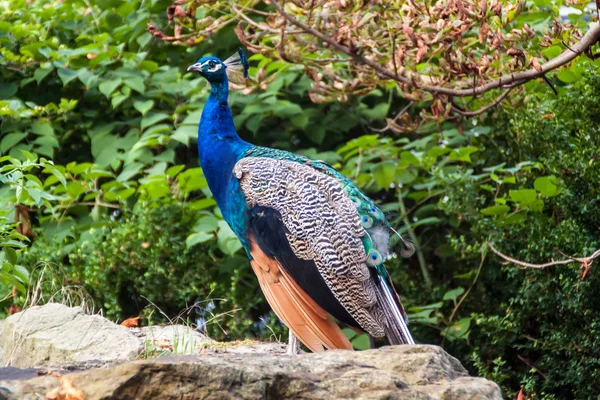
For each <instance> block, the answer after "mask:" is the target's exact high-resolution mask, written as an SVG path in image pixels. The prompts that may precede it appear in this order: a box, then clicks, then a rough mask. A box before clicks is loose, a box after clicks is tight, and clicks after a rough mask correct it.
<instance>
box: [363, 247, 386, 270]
mask: <svg viewBox="0 0 600 400" xmlns="http://www.w3.org/2000/svg"><path fill="white" fill-rule="evenodd" d="M382 262H383V258H382V257H381V253H379V252H378V251H377V250H374V249H373V250H371V251H369V253H368V254H367V264H368V265H370V266H372V267H376V266H377V265H379V264H381V263H382Z"/></svg>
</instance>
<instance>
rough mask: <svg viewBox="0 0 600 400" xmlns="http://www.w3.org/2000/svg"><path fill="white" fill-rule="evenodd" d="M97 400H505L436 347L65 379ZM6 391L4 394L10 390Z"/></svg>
mask: <svg viewBox="0 0 600 400" xmlns="http://www.w3.org/2000/svg"><path fill="white" fill-rule="evenodd" d="M63 376H65V377H67V378H68V379H70V380H71V381H72V382H73V383H74V385H75V387H76V388H77V389H78V390H81V391H82V392H83V398H84V399H85V400H94V399H122V400H129V399H131V400H133V399H157V400H162V399H268V398H271V399H284V398H285V399H407V400H408V399H414V400H417V399H418V400H433V399H444V400H459V399H460V400H496V399H498V400H500V399H502V396H501V394H500V389H499V388H498V386H497V385H496V384H494V383H492V382H490V381H488V380H486V379H482V378H473V377H470V376H468V375H467V373H466V371H465V370H464V368H463V367H462V366H461V365H460V363H459V362H458V361H457V360H456V359H454V358H452V357H450V356H449V355H448V354H447V353H445V352H444V351H443V350H442V349H441V348H439V347H436V346H426V345H416V346H390V347H383V348H380V349H377V350H368V351H362V352H350V351H342V350H336V351H328V352H325V353H320V354H303V355H299V356H287V355H260V354H258V353H255V354H235V353H225V354H218V355H197V356H180V357H169V358H159V359H155V360H145V361H135V362H128V363H123V364H120V365H116V366H112V367H110V368H107V369H92V370H88V371H83V372H77V373H72V374H68V375H63ZM59 386H60V382H59V379H57V378H55V377H52V376H43V377H39V378H34V379H29V380H19V379H8V380H4V381H2V380H1V379H0V399H10V400H13V399H25V400H27V399H37V398H39V397H37V396H41V397H42V398H43V396H44V395H45V394H46V393H48V391H51V390H53V389H56V388H58V387H59ZM2 387H4V389H2Z"/></svg>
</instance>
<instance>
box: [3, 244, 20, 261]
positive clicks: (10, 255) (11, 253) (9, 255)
mask: <svg viewBox="0 0 600 400" xmlns="http://www.w3.org/2000/svg"><path fill="white" fill-rule="evenodd" d="M4 243H5V242H3V244H4ZM3 251H4V256H5V258H6V261H8V262H9V263H11V264H12V265H15V264H16V263H17V261H18V257H17V252H16V251H15V249H13V248H12V247H9V246H6V247H4V249H3Z"/></svg>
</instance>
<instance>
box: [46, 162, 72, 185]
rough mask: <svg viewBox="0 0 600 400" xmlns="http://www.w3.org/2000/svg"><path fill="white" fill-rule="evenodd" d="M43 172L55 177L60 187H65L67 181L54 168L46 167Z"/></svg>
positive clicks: (62, 174)
mask: <svg viewBox="0 0 600 400" xmlns="http://www.w3.org/2000/svg"><path fill="white" fill-rule="evenodd" d="M44 172H50V173H51V174H52V175H54V176H55V177H56V179H58V181H59V182H60V183H62V185H63V186H64V187H65V188H66V187H67V180H66V178H65V174H64V173H62V172H60V171H59V170H58V169H57V168H56V167H54V166H51V165H46V169H45V170H44Z"/></svg>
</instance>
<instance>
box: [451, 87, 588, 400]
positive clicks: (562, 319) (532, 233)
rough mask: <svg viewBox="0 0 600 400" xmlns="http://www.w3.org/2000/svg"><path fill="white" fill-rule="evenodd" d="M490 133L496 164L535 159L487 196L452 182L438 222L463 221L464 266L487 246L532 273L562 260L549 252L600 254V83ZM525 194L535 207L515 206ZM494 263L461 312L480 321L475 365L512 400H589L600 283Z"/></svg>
mask: <svg viewBox="0 0 600 400" xmlns="http://www.w3.org/2000/svg"><path fill="white" fill-rule="evenodd" d="M509 111H510V112H509ZM496 131H497V132H498V133H499V134H497V135H494V136H492V137H490V138H489V139H488V143H490V142H489V141H495V142H496V143H497V144H500V145H501V146H503V148H505V149H506V151H505V158H504V160H505V161H507V163H508V164H509V165H511V164H512V165H517V163H518V162H519V161H520V160H524V159H525V160H531V161H533V162H534V163H533V164H531V165H530V166H532V167H533V168H528V167H526V166H525V165H523V164H521V165H520V166H519V165H517V167H515V168H514V169H513V171H512V174H508V175H510V176H514V177H516V181H515V184H504V185H497V188H496V187H494V194H493V195H491V194H490V193H489V192H487V191H486V190H485V184H484V183H482V181H481V180H476V179H467V180H463V181H461V182H457V186H456V187H455V189H454V190H452V191H451V192H449V193H448V195H449V200H448V202H446V203H444V204H445V205H444V209H445V211H446V212H447V213H448V214H455V215H460V216H462V217H463V218H462V220H463V221H464V222H463V225H462V226H461V229H460V230H456V231H455V232H453V233H452V234H451V235H450V236H451V240H452V243H453V247H454V250H455V252H456V254H457V255H459V257H460V258H461V259H462V261H460V263H461V264H463V265H469V264H470V265H472V266H474V265H476V264H477V263H479V262H480V260H481V251H485V248H486V244H485V241H486V239H489V240H490V241H491V242H493V244H494V245H495V246H496V247H497V248H498V249H499V250H500V251H502V252H503V253H504V254H507V255H510V256H513V257H515V258H518V259H520V260H524V261H528V262H531V263H544V262H547V261H550V260H553V259H555V260H556V259H564V258H566V257H565V256H563V255H561V254H559V253H557V251H556V249H559V250H560V251H562V252H563V253H566V254H569V255H573V256H576V257H583V256H588V255H591V254H592V253H593V252H594V251H595V250H596V249H598V248H599V247H600V240H599V236H598V230H599V227H600V202H599V200H600V189H599V187H598V184H597V183H598V181H599V180H600V163H599V162H598V157H599V156H598V149H599V148H600V77H598V76H594V75H588V77H587V78H586V79H585V80H583V81H581V82H579V83H577V84H576V85H574V86H573V87H572V88H570V89H569V90H563V91H562V93H561V96H560V97H559V98H558V99H553V98H548V97H546V98H541V99H535V100H533V99H532V100H531V101H530V102H529V103H527V104H526V105H525V107H523V108H521V109H520V110H507V111H505V112H504V113H502V115H501V116H500V118H499V120H497V122H496ZM501 170H502V168H497V169H496V173H497V174H498V175H502V173H501V172H499V171H501ZM488 174H489V171H488ZM548 177H553V178H552V179H549V178H548ZM492 184H494V182H492ZM494 186H496V185H494ZM522 190H533V192H522ZM527 193H536V197H535V200H533V201H534V202H535V201H541V202H542V203H541V204H540V205H539V207H537V206H533V204H534V203H533V202H531V203H529V205H528V204H524V203H523V201H522V202H521V203H519V202H517V201H513V200H515V199H519V200H522V198H519V196H521V195H523V196H524V195H525V194H527ZM490 197H492V198H493V199H494V202H495V205H494V203H490ZM478 204H479V205H480V207H481V208H483V210H484V211H485V210H488V211H489V210H491V209H490V208H484V207H485V206H495V207H498V206H499V205H505V204H506V205H507V206H506V208H507V209H509V210H507V212H506V213H503V212H501V211H502V210H501V209H499V208H496V210H499V211H498V212H497V213H496V212H491V211H489V212H488V213H482V212H477V210H476V209H475V207H476V205H478ZM474 206H475V207H474ZM486 214H487V215H486ZM519 215H520V217H519V218H515V216H519ZM465 223H466V224H465ZM500 262H502V260H501V259H499V258H498V257H497V256H496V255H494V254H493V253H491V252H488V254H487V256H486V257H485V261H484V263H483V265H482V270H481V271H482V272H481V276H480V278H479V281H478V283H477V287H476V289H475V290H474V291H473V292H472V294H471V295H470V296H469V298H468V299H467V301H466V302H465V308H464V309H463V312H467V311H469V310H470V311H471V312H473V313H474V317H475V322H476V325H475V327H474V329H472V331H471V334H470V338H469V341H470V343H471V345H472V350H473V362H474V364H473V365H474V366H475V367H476V368H477V370H478V372H479V373H480V374H483V375H485V376H488V377H490V378H491V379H494V380H495V381H496V382H498V383H499V384H502V385H503V387H504V388H505V393H506V394H509V395H510V394H513V393H514V392H515V391H516V390H518V388H523V390H524V391H525V393H534V394H536V396H535V397H534V398H543V399H573V398H578V399H591V398H595V396H597V395H598V393H600V379H599V378H600V368H599V363H600V361H599V358H598V355H599V354H600V339H599V338H600V296H598V287H599V285H600V275H599V274H598V273H597V271H595V270H594V269H593V267H592V270H591V271H590V272H589V273H588V274H587V275H586V277H585V279H582V277H581V276H582V274H581V273H582V270H581V269H580V268H579V266H580V265H579V263H572V264H569V265H562V266H555V267H550V268H548V269H544V270H536V269H522V268H520V267H518V266H515V265H510V264H509V265H505V266H501V265H500ZM466 351H467V349H466V348H465V349H463V352H466Z"/></svg>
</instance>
